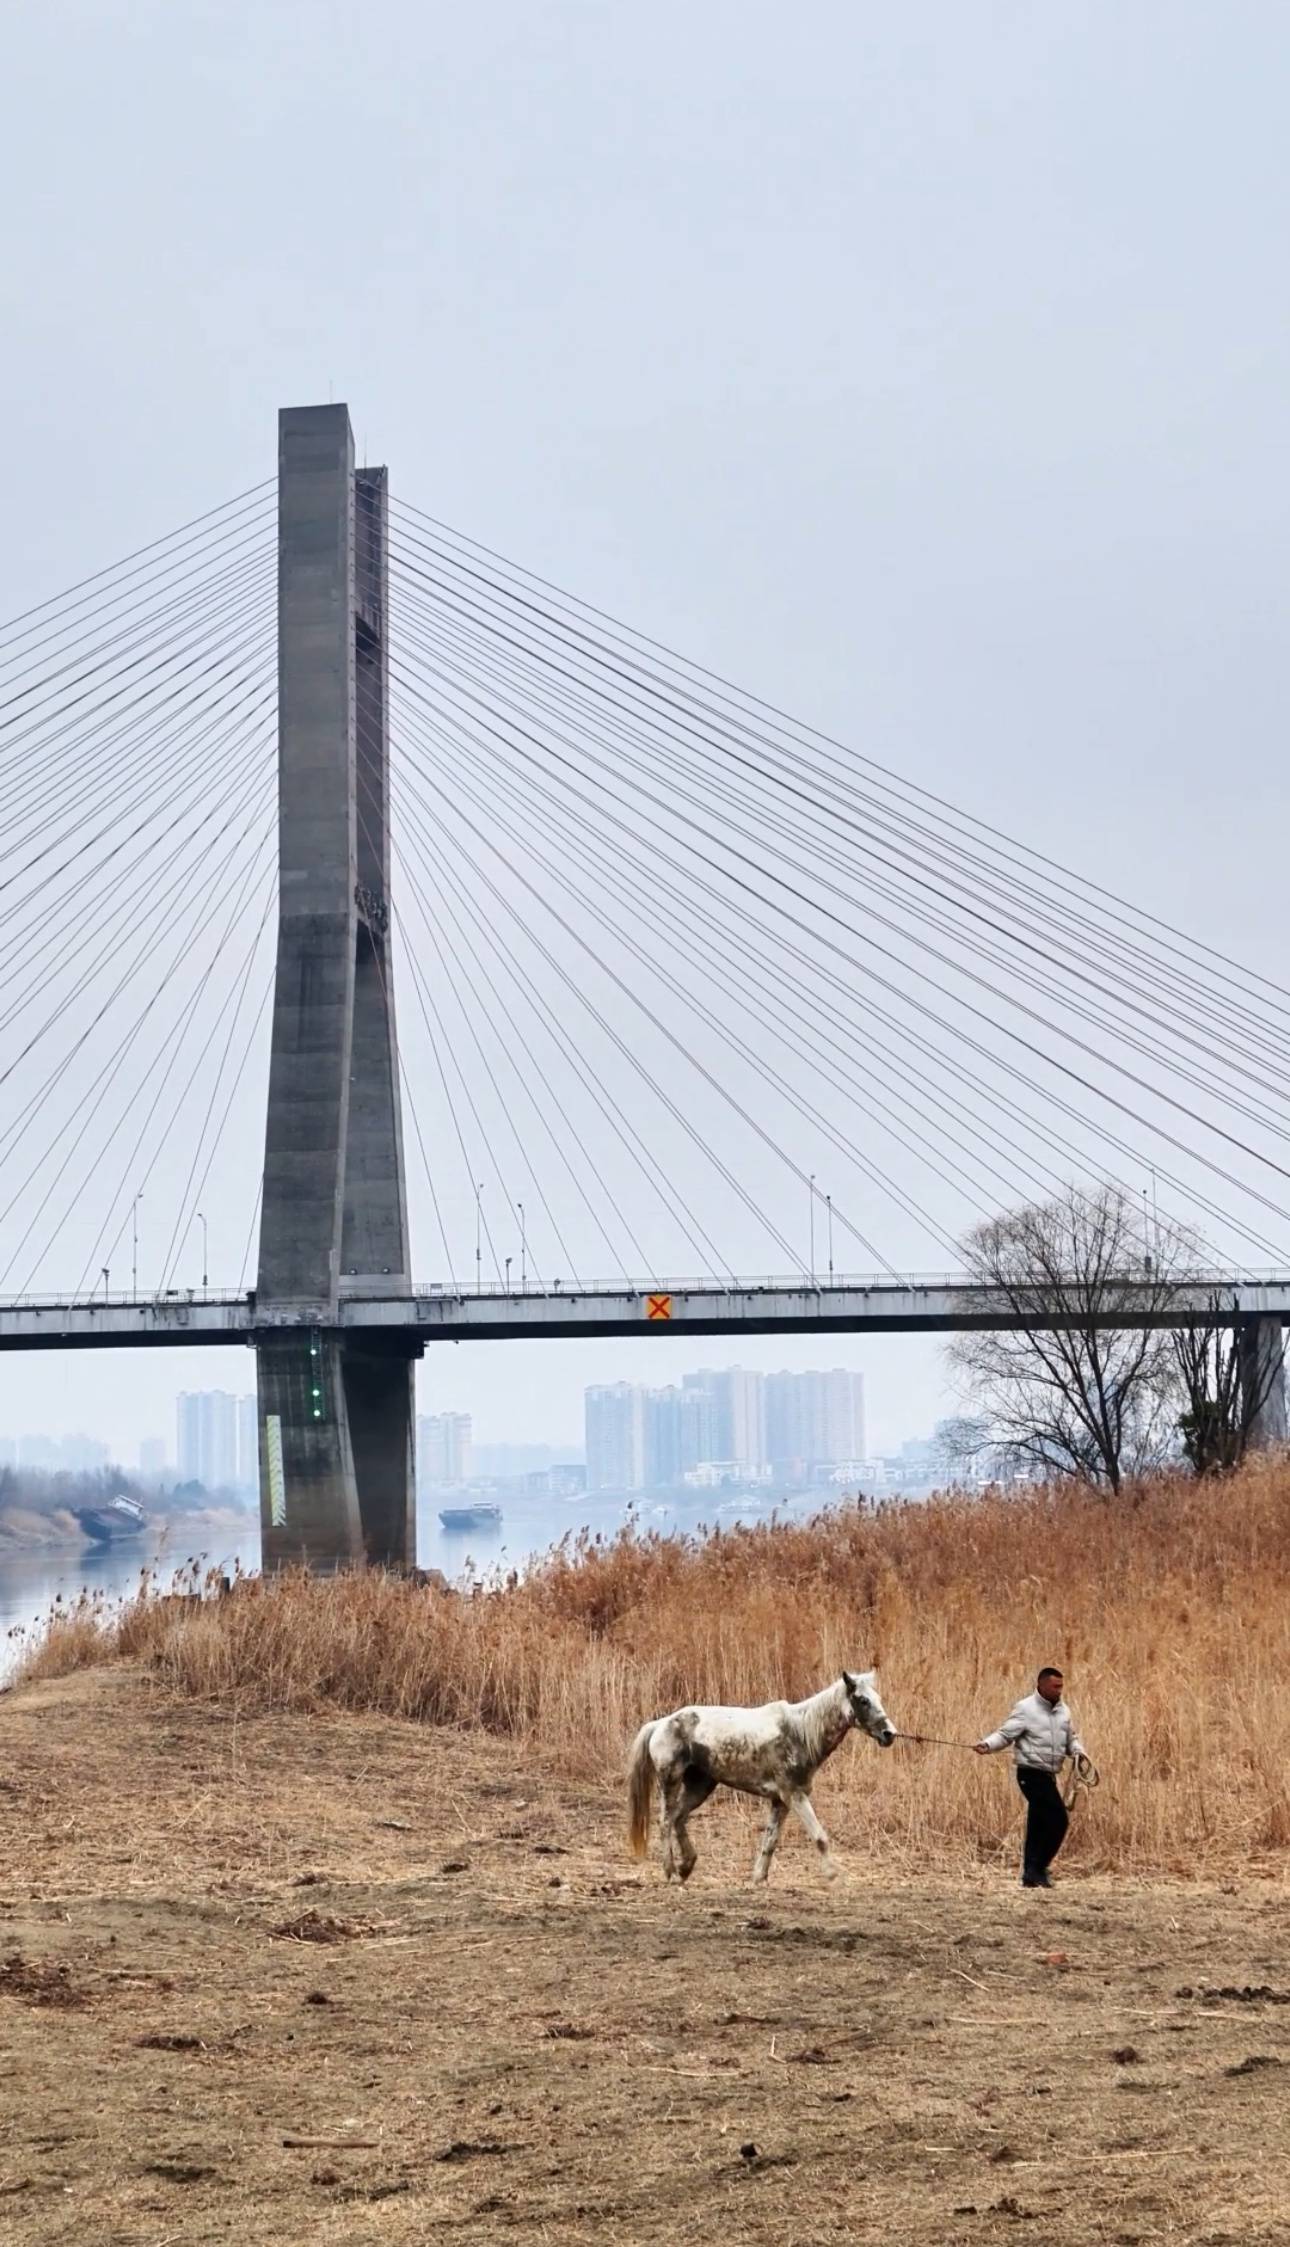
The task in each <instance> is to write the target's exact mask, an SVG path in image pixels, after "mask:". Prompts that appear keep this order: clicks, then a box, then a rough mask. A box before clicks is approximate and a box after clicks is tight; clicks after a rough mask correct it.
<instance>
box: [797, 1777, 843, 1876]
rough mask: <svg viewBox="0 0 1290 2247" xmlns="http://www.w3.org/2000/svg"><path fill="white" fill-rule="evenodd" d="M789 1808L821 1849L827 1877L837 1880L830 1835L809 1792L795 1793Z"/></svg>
mask: <svg viewBox="0 0 1290 2247" xmlns="http://www.w3.org/2000/svg"><path fill="white" fill-rule="evenodd" d="M789 1808H790V1809H791V1811H792V1812H793V1815H794V1817H795V1818H797V1819H799V1820H800V1822H801V1824H802V1825H803V1826H804V1827H805V1828H806V1832H807V1834H808V1836H809V1838H810V1839H811V1840H812V1841H813V1842H814V1843H815V1846H816V1848H817V1849H818V1850H819V1852H820V1861H821V1863H822V1864H823V1867H824V1872H825V1877H826V1878H827V1879H829V1880H836V1879H837V1877H838V1868H837V1866H836V1865H835V1864H834V1862H833V1859H832V1858H831V1857H830V1855H829V1837H828V1835H827V1834H826V1832H825V1831H824V1828H823V1826H822V1825H821V1824H820V1821H819V1819H818V1818H817V1817H816V1815H815V1805H814V1803H813V1802H812V1801H811V1798H810V1796H809V1794H795V1795H794V1796H793V1797H792V1798H791V1800H790V1803H789Z"/></svg>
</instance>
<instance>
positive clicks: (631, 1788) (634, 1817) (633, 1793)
mask: <svg viewBox="0 0 1290 2247" xmlns="http://www.w3.org/2000/svg"><path fill="white" fill-rule="evenodd" d="M657 1721H658V1720H657V1718H655V1717H651V1718H650V1721H649V1723H648V1724H643V1725H642V1726H641V1728H640V1731H639V1732H638V1733H637V1735H636V1738H635V1739H634V1740H633V1742H632V1752H631V1755H630V1756H629V1757H628V1759H627V1845H628V1847H629V1849H630V1850H631V1853H632V1855H633V1857H643V1856H644V1855H645V1851H646V1849H647V1847H648V1845H649V1806H650V1797H651V1795H652V1794H653V1791H654V1766H653V1764H652V1763H651V1761H650V1752H649V1744H650V1739H651V1737H652V1735H653V1731H654V1726H655V1724H656V1723H657Z"/></svg>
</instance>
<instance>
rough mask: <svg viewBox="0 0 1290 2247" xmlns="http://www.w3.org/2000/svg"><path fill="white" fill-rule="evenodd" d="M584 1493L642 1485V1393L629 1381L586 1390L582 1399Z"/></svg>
mask: <svg viewBox="0 0 1290 2247" xmlns="http://www.w3.org/2000/svg"><path fill="white" fill-rule="evenodd" d="M584 1407H585V1414H586V1430H587V1488H588V1490H641V1489H643V1488H644V1484H645V1391H644V1389H637V1388H634V1387H633V1386H632V1384H631V1382H630V1381H617V1382H615V1383H614V1384H613V1385H612V1387H605V1388H595V1389H588V1390H587V1392H586V1397H585V1400H584Z"/></svg>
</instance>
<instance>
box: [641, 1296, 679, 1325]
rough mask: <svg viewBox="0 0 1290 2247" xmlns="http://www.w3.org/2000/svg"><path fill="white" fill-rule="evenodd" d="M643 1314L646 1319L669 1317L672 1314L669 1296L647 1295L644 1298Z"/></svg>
mask: <svg viewBox="0 0 1290 2247" xmlns="http://www.w3.org/2000/svg"><path fill="white" fill-rule="evenodd" d="M645 1316H646V1318H647V1319H655V1320H665V1319H670V1318H671V1316H672V1298H671V1296H670V1295H647V1296H646V1298H645Z"/></svg>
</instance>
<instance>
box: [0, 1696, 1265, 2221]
mask: <svg viewBox="0 0 1290 2247" xmlns="http://www.w3.org/2000/svg"><path fill="white" fill-rule="evenodd" d="M854 1752H863V1751H860V1750H858V1749H857V1750H855V1751H854ZM896 1752H899V1751H896ZM818 1799H819V1802H820V1807H821V1810H822V1812H823V1814H824V1815H825V1817H826V1818H827V1817H828V1815H829V1801H828V1788H827V1785H824V1784H822V1785H821V1787H820V1790H819V1797H818ZM1094 1814H1095V1812H1094ZM620 1830H621V1814H620V1810H619V1804H618V1798H617V1792H616V1790H613V1789H610V1788H609V1787H608V1786H607V1787H606V1788H605V1790H604V1791H596V1792H588V1791H587V1790H585V1789H582V1788H579V1787H576V1786H571V1785H568V1786H561V1785H560V1784H559V1783H558V1781H553V1780H552V1779H551V1777H550V1776H549V1775H544V1774H542V1773H540V1772H536V1771H534V1770H532V1769H526V1768H525V1766H524V1764H523V1762H522V1761H521V1760H520V1758H519V1757H518V1756H517V1753H516V1750H515V1748H514V1745H513V1744H512V1743H509V1742H506V1741H497V1740H480V1739H478V1738H473V1737H472V1738H469V1739H467V1738H462V1737H460V1736H457V1735H454V1734H449V1733H439V1732H428V1731H425V1730H422V1729H417V1728H415V1727H413V1726H409V1725H403V1724H398V1723H394V1722H391V1721H389V1720H386V1719H381V1718H352V1719H350V1718H337V1717H328V1718H320V1719H316V1720H306V1719H301V1718H290V1719H285V1720H281V1721H277V1722H270V1721H267V1720H260V1719H257V1720H256V1721H254V1722H251V1723H248V1722H246V1721H243V1720H239V1719H237V1718H235V1717H233V1716H231V1715H229V1714H227V1713H224V1712H220V1711H217V1710H211V1709H206V1708H202V1707H198V1706H194V1705H192V1704H183V1705H176V1704H175V1703H173V1702H169V1701H162V1700H158V1699H157V1698H155V1697H154V1696H153V1695H152V1693H151V1691H150V1689H149V1688H148V1687H147V1685H146V1684H145V1683H144V1682H143V1681H142V1680H140V1679H138V1678H135V1677H133V1676H131V1675H129V1674H124V1673H93V1674H82V1675H81V1676H78V1677H74V1678H71V1679H68V1680H65V1681H60V1682H58V1683H55V1684H47V1685H42V1686H39V1687H36V1688H33V1689H29V1690H27V1691H23V1692H17V1693H13V1694H11V1695H8V1696H6V1697H4V1698H0V1844H2V1847H0V2238H3V2239H4V2240H5V2241H12V2242H14V2243H23V2247H25V2243H28V2242H30V2243H31V2247H35V2243H36V2242H40V2243H41V2247H53V2243H55V2242H59V2243H62V2242H69V2243H70V2242H73V2241H74V2242H77V2243H78V2247H81V2243H93V2247H127V2243H129V2247H172V2243H174V2247H178V2243H179V2242H181V2241H182V2242H183V2243H184V2247H201V2243H204V2242H216V2241H219V2242H233V2241H239V2242H240V2241H247V2242H255V2243H259V2242H270V2241H272V2242H281V2243H283V2247H285V2243H288V2242H290V2243H291V2247H297V2243H304V2242H309V2243H310V2247H314V2243H318V2247H322V2243H327V2242H341V2241H343V2242H345V2243H346V2247H367V2243H369V2242H372V2243H375V2242H383V2243H389V2247H408V2243H410V2242H414V2241H415V2242H422V2241H429V2240H430V2239H431V2238H435V2239H438V2238H441V2237H442V2238H452V2237H460V2238H462V2239H469V2240H470V2241H471V2242H472V2243H473V2242H481V2243H489V2242H502V2241H504V2242H508V2243H511V2242H514V2243H519V2242H530V2241H533V2242H536V2241H547V2240H550V2241H560V2242H571V2243H572V2242H580V2241H591V2240H594V2241H597V2242H632V2243H635V2242H646V2241H659V2242H663V2241H667V2242H672V2241H676V2242H678V2243H679V2242H695V2241H698V2242H708V2241H713V2242H717V2241H719V2242H721V2243H722V2247H744V2243H751V2242H767V2243H770V2242H776V2243H779V2242H787V2241H791V2242H793V2243H794V2247H826V2243H828V2247H833V2243H834V2242H839V2243H840V2242H843V2241H846V2242H848V2243H852V2242H858V2241H867V2240H872V2241H884V2242H896V2243H899V2247H923V2243H926V2247H932V2243H935V2247H946V2243H950V2242H960V2241H962V2242H972V2243H979V2242H995V2241H1001V2240H1009V2241H1018V2242H1022V2243H1025V2247H1065V2243H1068V2242H1069V2243H1071V2247H1074V2243H1076V2242H1078V2243H1080V2247H1085V2243H1087V2242H1093V2241H1108V2242H1115V2243H1117V2247H1130V2243H1133V2242H1147V2241H1154V2240H1179V2241H1181V2240H1186V2241H1195V2242H1204V2243H1206V2247H1220V2243H1223V2247H1229V2243H1230V2247H1237V2243H1238V2242H1239V2243H1240V2247H1256V2243H1260V2242H1273V2241H1276V2242H1290V2180H1288V2179H1287V2174H1286V2166H1285V2149H1286V2142H1287V2138H1288V2137H1290V1955H1288V1953H1290V1894H1287V1891H1286V1890H1285V1889H1284V1888H1282V1887H1280V1886H1276V1885H1273V1884H1271V1883H1269V1882H1267V1881H1263V1882H1258V1883H1251V1884H1249V1885H1248V1886H1245V1887H1242V1888H1240V1889H1225V1890H1222V1891H1218V1890H1214V1889H1212V1888H1210V1889H1206V1888H1188V1887H1167V1886H1148V1885H1144V1884H1131V1885H1125V1884H1117V1883H1114V1882H1111V1881H1108V1880H1103V1879H1092V1878H1079V1877H1077V1876H1072V1878H1071V1879H1070V1881H1069V1882H1068V1883H1067V1884H1064V1885H1063V1886H1061V1887H1060V1888H1059V1889H1057V1890H1056V1891H1054V1892H1053V1893H1052V1894H1051V1895H1043V1894H1023V1893H1022V1892H1021V1890H1020V1889H1019V1888H1018V1887H1017V1886H1016V1885H1015V1880H1014V1876H1013V1874H1012V1872H1011V1871H1010V1870H1009V1869H1005V1868H1000V1869H999V1870H998V1871H997V1872H982V1871H979V1870H978V1871H973V1872H972V1873H970V1874H968V1875H965V1877H964V1878H963V1879H962V1880H961V1881H955V1880H952V1879H948V1878H946V1877H944V1876H935V1877H933V1876H928V1877H924V1878H919V1877H917V1876H911V1877H909V1878H906V1879H902V1880H900V1881H899V1882H894V1881H893V1879H892V1877H891V1875H890V1874H886V1875H880V1874H879V1873H878V1872H877V1871H875V1870H874V1868H873V1867H872V1866H867V1865H866V1862H865V1859H864V1856H863V1849H862V1837H861V1836H860V1835H859V1834H850V1835H849V1834H848V1833H847V1832H846V1831H845V1829H843V1830H839V1831H838V1833H837V1834H836V1836H835V1839H836V1841H837V1844H838V1847H839V1851H840V1854H841V1855H842V1856H843V1857H844V1858H845V1859H846V1860H847V1869H846V1872H845V1874H844V1877H843V1878H842V1879H840V1880H839V1882H838V1883H837V1885H836V1887H834V1888H833V1889H829V1888H827V1887H826V1886H825V1885H824V1884H823V1883H822V1881H821V1878H820V1874H819V1870H818V1867H817V1865H816V1863H815V1861H814V1859H813V1856H812V1853H811V1852H810V1851H809V1850H808V1848H807V1847H806V1845H805V1843H804V1842H803V1840H802V1838H801V1836H800V1835H797V1834H795V1835H793V1836H792V1838H787V1837H786V1840H785V1843H784V1846H783V1848H782V1850H781V1852H780V1857H779V1859H778V1862H777V1865H776V1870H775V1873H774V1875H773V1877H772V1882H771V1885H770V1887H769V1889H767V1890H761V1891H754V1890H750V1889H749V1888H747V1887H746V1886H745V1885H743V1882H744V1880H745V1879H746V1874H747V1870H748V1867H749V1864H750V1862H751V1829H750V1828H749V1827H748V1826H747V1824H746V1823H745V1822H744V1821H743V1820H742V1818H741V1815H740V1813H739V1812H738V1811H737V1810H736V1809H734V1808H731V1809H722V1808H721V1807H719V1806H718V1805H713V1807H712V1808H711V1809H709V1810H708V1811H707V1812H705V1813H704V1814H703V1816H702V1817H701V1818H700V1819H698V1820H696V1823H695V1832H696V1838H697V1840H698V1841H699V1845H700V1850H701V1855H700V1862H699V1868H698V1871H697V1872H696V1874H695V1877H694V1880H693V1881H692V1882H691V1884H690V1887H689V1888H688V1889H687V1890H685V1891H683V1892H682V1891H678V1890H675V1889H667V1888H665V1887H664V1886H663V1884H662V1882H661V1879H660V1877H659V1874H658V1871H657V1867H656V1866H655V1865H653V1864H651V1865H650V1866H648V1867H646V1868H636V1867H634V1866H631V1865H630V1864H628V1863H627V1862H626V1861H625V1860H624V1857H623V1854H622V1846H621V1838H620ZM320 1937H321V1938H323V1939H319V1938H320ZM328 1938H329V1939H328Z"/></svg>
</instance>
